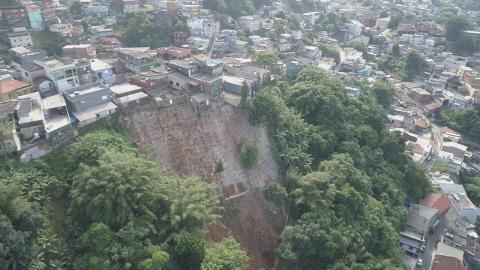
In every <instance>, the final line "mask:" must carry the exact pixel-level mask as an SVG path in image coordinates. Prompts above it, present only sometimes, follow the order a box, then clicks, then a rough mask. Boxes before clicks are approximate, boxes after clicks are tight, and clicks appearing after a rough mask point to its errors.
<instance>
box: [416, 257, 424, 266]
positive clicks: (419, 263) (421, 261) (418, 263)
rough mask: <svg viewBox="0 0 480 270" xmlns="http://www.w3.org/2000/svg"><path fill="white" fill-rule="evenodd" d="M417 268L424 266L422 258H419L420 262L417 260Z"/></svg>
mask: <svg viewBox="0 0 480 270" xmlns="http://www.w3.org/2000/svg"><path fill="white" fill-rule="evenodd" d="M417 266H423V260H422V258H418V260H417Z"/></svg>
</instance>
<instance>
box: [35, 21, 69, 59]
mask: <svg viewBox="0 0 480 270" xmlns="http://www.w3.org/2000/svg"><path fill="white" fill-rule="evenodd" d="M31 36H32V41H33V44H35V47H37V48H40V49H43V50H45V51H46V52H47V53H48V55H52V56H53V55H56V56H61V55H62V53H63V51H62V48H63V46H64V45H65V42H64V41H63V38H62V37H61V36H60V35H59V34H58V33H54V32H51V31H50V30H49V28H48V27H46V28H45V29H44V30H42V31H38V32H31Z"/></svg>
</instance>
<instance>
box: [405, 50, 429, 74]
mask: <svg viewBox="0 0 480 270" xmlns="http://www.w3.org/2000/svg"><path fill="white" fill-rule="evenodd" d="M426 67H427V62H426V61H425V59H424V58H423V57H422V56H421V55H420V54H419V53H418V52H417V51H410V52H409V53H408V54H407V55H406V58H405V71H404V74H405V78H404V79H406V80H407V81H411V80H412V79H413V78H414V77H415V76H417V75H419V74H422V73H423V72H424V71H425V69H426Z"/></svg>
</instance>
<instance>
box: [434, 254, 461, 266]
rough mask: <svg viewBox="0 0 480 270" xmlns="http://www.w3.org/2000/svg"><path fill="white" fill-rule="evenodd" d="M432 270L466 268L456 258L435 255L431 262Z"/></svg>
mask: <svg viewBox="0 0 480 270" xmlns="http://www.w3.org/2000/svg"><path fill="white" fill-rule="evenodd" d="M432 270H468V268H467V267H466V266H464V265H463V264H462V262H461V261H459V260H458V259H456V258H453V257H447V256H443V255H436V256H435V258H434V259H433V262H432Z"/></svg>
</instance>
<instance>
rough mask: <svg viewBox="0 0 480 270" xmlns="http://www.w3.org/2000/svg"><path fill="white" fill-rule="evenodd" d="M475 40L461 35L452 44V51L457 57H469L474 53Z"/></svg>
mask: <svg viewBox="0 0 480 270" xmlns="http://www.w3.org/2000/svg"><path fill="white" fill-rule="evenodd" d="M475 46H476V43H475V40H474V39H473V38H472V37H471V36H468V35H466V34H461V35H460V36H459V37H457V38H456V39H455V41H453V43H452V51H453V53H455V54H457V55H464V56H469V55H471V54H472V53H474V52H475V49H476V47H475Z"/></svg>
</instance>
